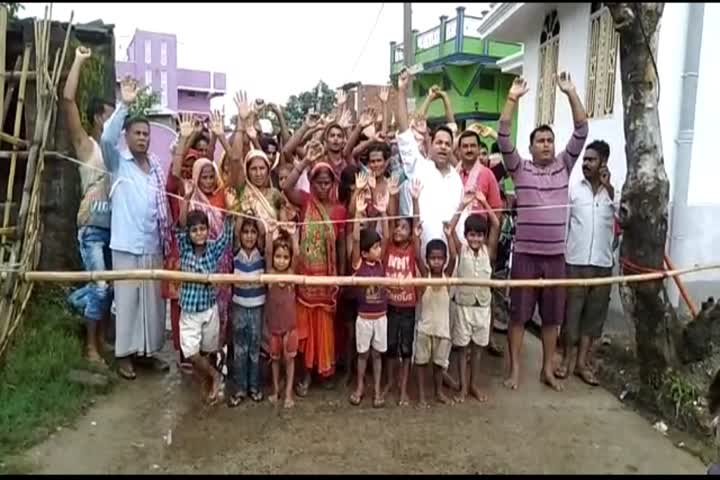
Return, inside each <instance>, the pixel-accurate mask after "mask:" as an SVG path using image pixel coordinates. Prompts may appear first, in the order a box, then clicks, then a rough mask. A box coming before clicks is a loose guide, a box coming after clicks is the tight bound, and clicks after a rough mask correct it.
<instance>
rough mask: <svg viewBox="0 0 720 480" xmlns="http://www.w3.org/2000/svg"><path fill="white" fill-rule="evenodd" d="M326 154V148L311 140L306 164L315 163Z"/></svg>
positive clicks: (307, 150) (306, 154) (307, 149)
mask: <svg viewBox="0 0 720 480" xmlns="http://www.w3.org/2000/svg"><path fill="white" fill-rule="evenodd" d="M324 154H325V147H323V145H322V143H320V142H319V141H318V140H310V141H309V142H308V144H307V148H306V153H305V159H304V161H305V162H306V163H315V162H316V161H317V160H319V159H320V158H321V157H322V156H323V155H324Z"/></svg>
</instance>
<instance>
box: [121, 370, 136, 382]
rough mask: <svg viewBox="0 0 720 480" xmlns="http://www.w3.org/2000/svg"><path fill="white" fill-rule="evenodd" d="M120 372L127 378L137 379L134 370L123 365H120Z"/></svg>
mask: <svg viewBox="0 0 720 480" xmlns="http://www.w3.org/2000/svg"><path fill="white" fill-rule="evenodd" d="M118 374H119V375H120V376H121V377H122V378H124V379H125V380H135V379H136V378H137V375H136V374H135V372H134V371H133V370H127V369H125V368H123V367H118Z"/></svg>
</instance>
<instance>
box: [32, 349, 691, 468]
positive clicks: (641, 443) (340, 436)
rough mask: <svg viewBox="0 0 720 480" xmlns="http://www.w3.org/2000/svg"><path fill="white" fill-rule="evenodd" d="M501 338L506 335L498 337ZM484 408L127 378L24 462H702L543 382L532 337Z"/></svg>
mask: <svg viewBox="0 0 720 480" xmlns="http://www.w3.org/2000/svg"><path fill="white" fill-rule="evenodd" d="M499 339H504V337H499ZM484 364H485V367H486V371H487V378H488V389H489V393H490V395H491V401H490V403H489V404H487V405H482V404H479V403H477V402H474V401H466V403H464V404H461V405H450V406H436V405H433V406H432V408H430V409H427V410H420V409H417V408H414V407H404V408H400V407H397V406H395V402H394V401H393V399H389V401H388V402H387V406H386V407H385V408H384V409H373V408H372V407H371V406H370V402H369V399H367V397H366V400H365V401H364V403H363V405H362V406H361V407H352V406H350V405H349V404H348V401H347V395H348V393H349V391H348V390H347V389H344V388H341V387H338V388H337V389H336V390H335V391H328V390H323V389H322V388H315V389H312V390H311V391H310V394H309V396H308V397H307V398H306V399H300V400H298V402H297V406H296V408H295V409H294V410H292V411H285V410H283V409H281V408H276V407H273V406H272V405H270V404H269V403H268V402H263V403H261V404H253V403H252V402H249V403H248V404H243V405H241V406H240V407H238V408H236V409H229V408H227V407H225V406H224V405H222V406H217V407H213V408H207V407H204V406H202V405H201V403H200V401H199V399H198V397H197V396H196V393H195V391H194V390H193V387H192V386H191V385H190V383H189V382H188V380H187V379H186V378H183V377H181V375H180V374H179V373H177V372H176V371H174V370H173V371H172V372H171V373H170V374H167V375H164V376H163V375H159V374H147V375H146V376H144V377H142V376H139V377H138V379H137V380H136V381H134V382H124V383H122V384H121V385H119V386H118V387H117V388H115V390H114V393H113V394H111V395H110V396H108V397H101V398H98V400H97V403H96V406H95V407H93V408H91V409H90V410H89V412H88V413H87V415H86V416H84V417H83V418H81V419H80V420H79V421H78V422H77V425H76V427H75V428H74V429H62V430H61V431H58V432H56V433H55V434H54V435H53V436H52V437H51V438H50V439H48V440H47V441H46V442H44V443H43V444H41V445H38V446H37V447H35V448H33V449H32V450H31V451H30V452H28V454H27V456H26V459H25V462H28V463H29V464H30V465H32V470H33V472H34V473H118V474H119V473H314V474H323V473H617V474H623V473H644V474H649V473H692V474H702V473H704V472H705V467H704V465H703V464H702V463H701V462H700V460H698V459H697V458H696V457H694V456H692V455H691V454H690V453H688V452H686V451H684V450H682V449H680V448H678V447H676V446H675V445H673V443H672V442H671V441H670V440H669V439H668V438H667V437H665V436H664V435H663V434H661V433H659V432H657V431H656V430H654V429H653V428H652V426H651V425H650V424H649V423H648V422H647V420H645V419H643V418H642V417H640V416H639V415H637V414H636V413H634V412H632V411H631V410H630V409H628V408H626V407H625V406H624V405H623V404H622V403H621V402H620V401H619V400H618V399H617V398H615V397H614V396H612V395H611V394H610V393H608V392H607V391H605V390H603V389H601V388H592V387H589V386H586V385H585V384H583V383H582V382H580V381H579V380H577V379H575V378H571V379H570V380H567V381H566V382H565V385H566V391H565V392H564V393H557V392H554V391H551V390H549V389H548V388H546V387H544V386H542V385H541V384H540V382H539V381H538V377H539V364H540V344H539V342H538V340H537V339H536V338H534V337H532V336H531V335H526V344H525V348H524V367H525V369H524V372H523V378H522V384H521V387H520V390H518V391H516V392H511V391H508V390H506V389H505V388H503V387H502V385H501V382H502V376H501V375H502V368H503V366H502V360H500V359H494V358H489V357H486V358H485V363H484Z"/></svg>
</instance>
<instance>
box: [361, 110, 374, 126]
mask: <svg viewBox="0 0 720 480" xmlns="http://www.w3.org/2000/svg"><path fill="white" fill-rule="evenodd" d="M375 116H376V112H375V109H373V108H366V109H365V110H363V112H362V113H361V114H360V118H359V119H358V123H359V124H360V127H362V128H367V127H369V126H370V125H372V124H373V123H375Z"/></svg>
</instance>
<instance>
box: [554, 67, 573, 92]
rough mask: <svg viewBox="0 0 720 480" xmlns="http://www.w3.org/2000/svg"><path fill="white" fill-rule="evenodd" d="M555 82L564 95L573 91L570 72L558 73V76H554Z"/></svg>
mask: <svg viewBox="0 0 720 480" xmlns="http://www.w3.org/2000/svg"><path fill="white" fill-rule="evenodd" d="M555 82H556V83H557V86H558V88H559V89H560V91H561V92H563V93H564V94H565V95H567V94H569V93H570V92H572V91H573V90H575V84H574V83H573V81H572V78H571V77H570V72H560V74H559V75H555Z"/></svg>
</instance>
